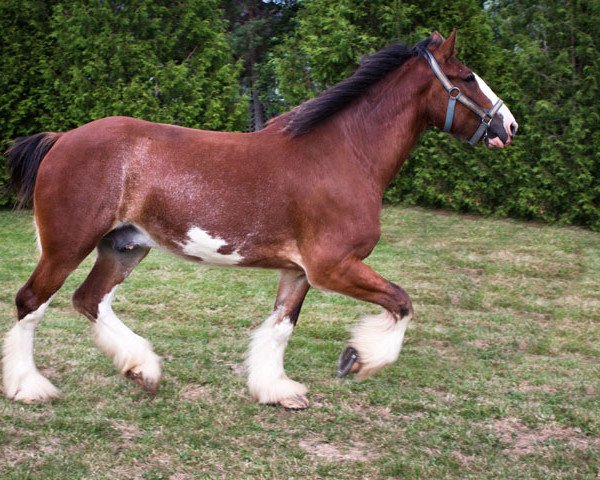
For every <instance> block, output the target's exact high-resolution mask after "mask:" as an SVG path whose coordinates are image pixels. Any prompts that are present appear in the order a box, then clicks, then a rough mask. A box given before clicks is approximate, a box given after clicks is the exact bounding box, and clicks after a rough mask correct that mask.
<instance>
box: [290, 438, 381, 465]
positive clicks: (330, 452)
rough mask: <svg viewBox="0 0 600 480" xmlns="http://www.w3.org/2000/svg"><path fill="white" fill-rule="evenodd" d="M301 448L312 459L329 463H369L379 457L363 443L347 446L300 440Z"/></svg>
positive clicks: (318, 440)
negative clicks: (319, 459)
mask: <svg viewBox="0 0 600 480" xmlns="http://www.w3.org/2000/svg"><path fill="white" fill-rule="evenodd" d="M299 445H300V448H301V449H302V450H304V451H305V452H306V453H308V454H309V455H310V456H311V457H316V458H321V459H324V460H327V461H329V462H367V461H369V460H373V459H375V458H377V457H378V456H379V455H378V454H377V453H376V452H374V451H373V448H372V446H369V445H367V444H366V443H363V442H348V443H347V444H340V443H331V442H326V441H324V440H321V439H318V438H304V439H302V440H300V443H299Z"/></svg>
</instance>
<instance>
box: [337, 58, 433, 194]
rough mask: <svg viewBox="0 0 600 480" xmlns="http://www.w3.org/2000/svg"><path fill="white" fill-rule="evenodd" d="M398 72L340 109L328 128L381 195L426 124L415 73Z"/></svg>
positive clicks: (420, 86) (419, 86)
mask: <svg viewBox="0 0 600 480" xmlns="http://www.w3.org/2000/svg"><path fill="white" fill-rule="evenodd" d="M398 73H399V75H397V76H396V74H392V75H391V76H390V78H387V79H384V80H383V81H382V82H381V85H377V86H375V88H373V90H372V91H371V92H369V93H368V94H367V95H365V96H364V97H363V98H361V99H359V100H357V103H356V105H354V106H351V107H349V108H347V109H346V110H344V111H343V112H340V115H339V116H337V118H336V119H335V120H334V121H333V122H332V124H333V125H332V127H333V128H332V129H331V131H332V132H337V138H336V135H335V134H333V135H331V136H330V137H329V139H330V141H331V142H332V144H333V145H337V146H338V148H339V145H340V144H342V143H343V142H346V143H350V144H351V151H352V155H354V156H355V157H356V158H355V160H357V161H359V162H361V164H362V165H363V167H364V168H365V170H366V172H367V175H369V176H370V177H371V180H372V181H373V182H374V184H375V185H377V187H378V188H379V189H380V193H381V194H383V190H384V189H385V188H386V187H387V185H388V184H389V183H390V182H391V181H392V180H393V179H394V177H395V176H396V174H397V173H398V171H399V170H400V167H401V166H402V164H403V163H404V161H405V160H406V158H407V157H408V155H409V154H410V152H411V150H412V149H413V148H414V146H415V144H416V143H417V141H418V140H419V137H420V136H421V134H422V133H423V131H424V130H425V128H426V127H427V119H426V117H425V114H424V112H423V111H422V108H423V102H422V101H421V95H422V94H423V88H422V85H420V84H419V81H420V79H419V78H418V75H416V74H414V73H412V72H411V70H410V69H406V70H405V71H404V72H398ZM340 160H341V161H348V159H347V158H346V159H340Z"/></svg>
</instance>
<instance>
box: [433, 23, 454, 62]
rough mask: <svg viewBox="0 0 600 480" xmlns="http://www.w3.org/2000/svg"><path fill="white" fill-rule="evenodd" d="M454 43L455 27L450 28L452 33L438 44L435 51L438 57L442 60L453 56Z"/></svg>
mask: <svg viewBox="0 0 600 480" xmlns="http://www.w3.org/2000/svg"><path fill="white" fill-rule="evenodd" d="M455 45H456V28H453V29H452V33H451V34H450V36H449V37H448V38H447V39H446V40H444V43H442V44H441V45H440V47H439V48H438V49H437V51H436V53H437V54H438V55H436V56H439V58H441V59H443V60H448V59H449V58H450V57H452V56H454V53H455V50H454V48H455Z"/></svg>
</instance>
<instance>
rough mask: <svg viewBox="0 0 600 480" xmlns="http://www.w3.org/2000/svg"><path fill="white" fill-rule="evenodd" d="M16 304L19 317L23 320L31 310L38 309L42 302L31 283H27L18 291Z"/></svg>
mask: <svg viewBox="0 0 600 480" xmlns="http://www.w3.org/2000/svg"><path fill="white" fill-rule="evenodd" d="M15 304H16V306H17V318H18V319H19V320H21V319H22V318H25V317H26V316H27V315H29V314H30V313H31V312H34V311H35V310H37V309H38V308H39V306H40V305H41V304H42V302H40V301H39V299H38V297H37V295H36V294H35V292H34V291H33V289H32V288H31V285H30V284H29V283H27V284H26V285H25V286H24V287H23V288H21V289H20V290H19V291H18V292H17V296H16V297H15Z"/></svg>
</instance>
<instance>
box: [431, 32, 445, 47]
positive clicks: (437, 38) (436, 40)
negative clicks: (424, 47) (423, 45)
mask: <svg viewBox="0 0 600 480" xmlns="http://www.w3.org/2000/svg"><path fill="white" fill-rule="evenodd" d="M430 38H431V41H430V42H429V45H430V46H432V47H434V48H435V47H439V46H440V45H441V44H442V43H444V37H442V35H441V33H440V32H438V31H437V30H436V31H435V32H433V33H432V34H431V37H430Z"/></svg>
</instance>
